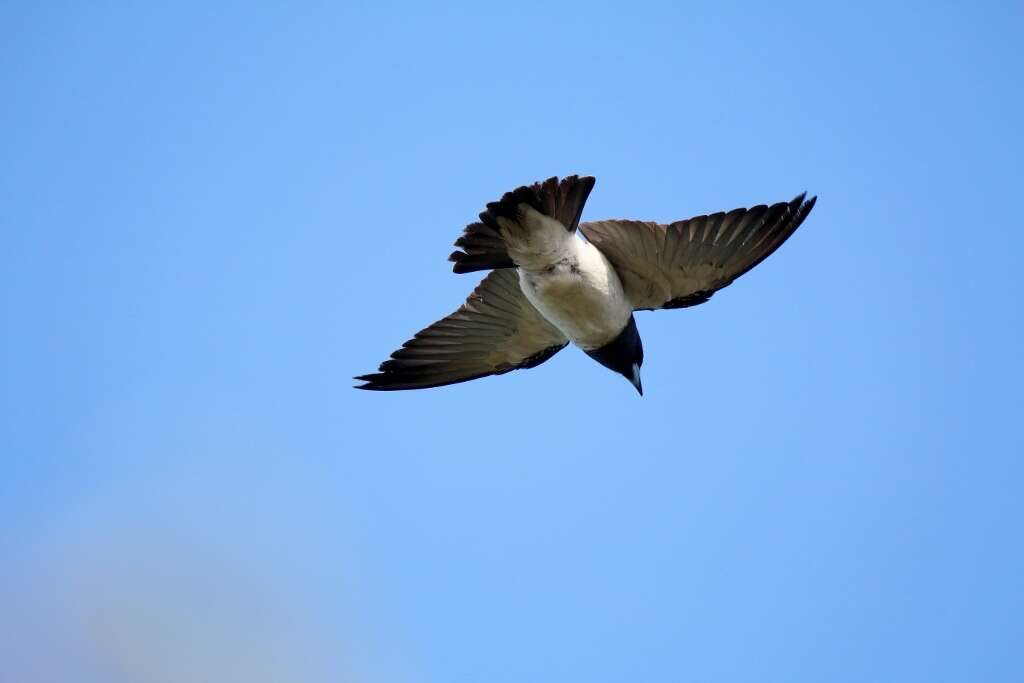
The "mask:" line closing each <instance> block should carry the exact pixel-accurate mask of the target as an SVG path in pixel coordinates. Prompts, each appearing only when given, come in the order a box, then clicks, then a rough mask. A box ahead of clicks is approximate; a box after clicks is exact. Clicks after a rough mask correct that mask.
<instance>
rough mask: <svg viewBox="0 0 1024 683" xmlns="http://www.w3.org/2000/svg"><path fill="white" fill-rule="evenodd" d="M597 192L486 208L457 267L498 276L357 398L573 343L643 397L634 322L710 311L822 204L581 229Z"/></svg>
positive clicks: (546, 190)
mask: <svg viewBox="0 0 1024 683" xmlns="http://www.w3.org/2000/svg"><path fill="white" fill-rule="evenodd" d="M593 185H594V179H593V178H589V177H583V178H579V177H577V176H569V177H567V178H564V179H563V180H561V181H559V180H558V179H557V178H550V179H548V180H547V181H545V182H544V183H535V184H534V185H529V186H523V187H520V188H518V189H516V190H514V191H512V192H508V193H506V194H505V195H504V196H503V197H502V198H501V200H500V201H497V202H492V203H490V204H488V205H487V210H485V211H484V212H483V213H481V214H480V222H478V223H472V224H470V225H469V226H467V227H466V229H465V231H464V234H463V236H462V237H460V238H459V239H458V241H456V243H455V244H456V246H458V247H460V249H461V250H460V251H456V252H455V253H453V254H452V255H451V257H450V258H451V260H452V261H454V262H455V266H454V270H455V272H456V273H468V272H474V271H478V270H490V271H491V272H490V273H489V274H488V275H487V276H486V277H485V278H484V279H483V281H482V282H481V283H480V285H479V286H478V287H477V288H476V290H474V292H473V293H472V294H471V295H470V296H469V298H468V299H467V300H466V303H465V304H463V306H462V307H461V308H460V309H459V310H458V311H456V312H455V313H453V314H451V315H450V316H448V317H446V318H444V319H442V320H439V321H438V322H436V323H434V324H433V325H431V326H429V327H427V328H426V329H424V330H422V331H421V332H419V333H417V334H416V336H415V337H414V338H413V339H411V340H409V341H408V342H406V343H405V344H404V345H403V346H402V348H401V349H399V350H397V351H395V352H394V353H393V354H391V359H389V360H387V361H385V362H384V363H382V364H381V366H380V371H379V372H377V373H374V374H370V375H363V376H361V377H358V378H357V379H360V380H362V381H364V382H365V384H363V385H361V386H360V387H359V388H360V389H375V390H396V389H423V388H427V387H436V386H443V385H446V384H454V383H457V382H464V381H467V380H470V379H476V378H479V377H485V376H487V375H499V374H503V373H506V372H509V371H511V370H515V369H519V368H532V367H536V366H537V365H540V364H541V363H543V362H544V361H546V360H547V359H548V358H550V357H551V356H553V355H554V354H555V353H557V352H558V351H560V350H561V349H562V348H564V347H565V346H566V345H567V344H568V343H569V342H572V343H573V344H575V345H576V346H578V347H579V348H581V349H582V350H583V351H584V352H586V353H587V355H589V356H590V357H591V358H593V359H594V360H596V361H598V362H599V363H601V364H602V365H604V366H605V367H607V368H609V369H611V370H613V371H615V372H617V373H619V374H621V375H623V376H624V377H626V378H627V379H628V380H629V381H630V382H631V383H632V384H633V386H634V387H636V389H637V391H640V392H641V393H643V392H642V389H641V385H640V366H641V365H642V364H643V345H642V343H641V341H640V335H639V332H638V331H637V327H636V321H635V319H634V317H633V312H634V311H636V310H643V309H647V310H651V309H671V308H685V307H688V306H695V305H698V304H701V303H704V302H705V301H707V300H708V299H710V298H711V296H712V295H713V294H714V293H715V292H716V291H717V290H719V289H721V288H723V287H726V286H727V285H729V284H730V283H732V282H733V281H734V280H735V279H736V278H738V277H739V276H740V275H742V274H744V273H746V272H747V271H749V270H750V269H751V268H753V267H754V266H756V265H757V264H758V263H760V262H761V261H763V260H764V259H765V258H767V257H768V256H769V255H770V254H771V253H772V252H774V251H775V249H777V248H778V247H779V246H780V245H781V244H782V243H783V242H785V241H786V240H787V239H788V238H789V236H790V235H792V234H793V232H794V231H795V230H796V229H797V228H798V227H799V226H800V224H801V223H802V222H803V220H804V218H806V217H807V214H808V213H810V210H811V209H812V208H813V206H814V202H815V198H813V197H812V198H811V199H810V200H807V201H805V200H804V196H803V195H801V196H799V197H797V198H796V199H794V200H793V201H791V202H780V203H778V204H773V205H771V206H767V205H763V204H762V205H758V206H755V207H752V208H750V209H735V210H733V211H730V212H728V213H725V212H721V213H716V214H709V215H702V216H696V217H694V218H691V219H687V220H684V221H678V222H676V223H671V224H668V225H663V224H658V223H650V222H641V221H628V220H612V221H596V222H592V223H583V224H580V222H579V220H580V216H581V214H582V212H583V205H584V204H585V202H586V200H587V196H588V195H589V194H590V190H591V189H592V188H593ZM577 227H579V231H580V232H581V233H583V236H584V237H586V240H583V239H581V238H580V237H579V235H578V234H577Z"/></svg>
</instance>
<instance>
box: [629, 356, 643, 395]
mask: <svg viewBox="0 0 1024 683" xmlns="http://www.w3.org/2000/svg"><path fill="white" fill-rule="evenodd" d="M629 381H630V383H631V384H632V385H633V386H634V387H636V390H637V391H638V392H639V393H640V395H641V396H643V395H644V385H643V384H641V383H640V366H639V365H637V364H636V363H633V373H632V375H630V377H629Z"/></svg>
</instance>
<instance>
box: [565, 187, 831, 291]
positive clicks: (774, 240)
mask: <svg viewBox="0 0 1024 683" xmlns="http://www.w3.org/2000/svg"><path fill="white" fill-rule="evenodd" d="M816 200H817V197H811V198H810V199H805V195H800V196H799V197H797V198H796V199H794V200H793V201H791V202H780V203H778V204H773V205H771V206H766V205H764V204H762V205H759V206H754V207H751V208H749V209H734V210H732V211H729V212H728V213H724V212H721V213H713V214H710V215H707V216H695V217H694V218H689V219H687V220H685V221H677V222H675V223H671V224H669V225H663V224H659V223H649V222H642V221H628V220H610V221H595V222H592V223H581V224H580V231H581V232H582V233H583V234H584V235H585V236H586V238H587V240H588V241H589V242H590V243H591V244H593V245H594V246H595V247H597V248H598V249H599V250H600V251H601V253H603V254H604V255H605V256H606V257H607V258H608V260H609V261H610V262H611V264H612V265H613V266H614V267H615V270H616V271H617V272H618V274H619V277H620V279H621V280H622V286H623V288H624V289H625V291H626V295H627V296H628V297H629V299H630V301H631V302H632V303H633V308H634V309H636V310H641V309H644V310H653V309H658V308H684V307H686V306H696V305H697V304H702V303H704V302H705V301H707V300H708V299H710V298H711V295H712V294H714V293H715V292H716V291H718V290H719V289H721V288H722V287H725V286H727V285H729V284H731V283H732V281H733V280H735V279H736V278H738V277H739V276H740V275H743V274H744V273H746V272H747V271H748V270H750V269H751V268H753V267H754V266H756V265H757V264H759V263H760V262H761V261H763V260H764V259H766V258H767V257H768V256H769V255H770V254H771V253H772V252H773V251H775V250H776V249H778V248H779V246H781V245H782V243H783V242H785V241H786V240H787V239H789V236H790V235H792V234H793V232H794V231H796V229H797V228H798V227H800V224H801V223H802V222H803V220H804V219H805V218H806V217H807V214H808V213H810V211H811V209H812V208H813V207H814V202H815V201H816Z"/></svg>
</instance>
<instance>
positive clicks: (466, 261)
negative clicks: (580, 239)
mask: <svg viewBox="0 0 1024 683" xmlns="http://www.w3.org/2000/svg"><path fill="white" fill-rule="evenodd" d="M593 188H594V178H592V177H590V176H583V177H582V178H581V177H579V176H574V175H571V176H567V177H565V178H563V179H562V180H559V179H558V178H557V177H553V178H548V179H547V180H545V181H544V182H543V183H534V184H533V185H524V186H523V187H519V188H516V189H515V190H513V191H511V192H506V193H505V195H504V196H503V197H502V198H501V199H500V200H499V201H496V202H491V203H490V204H488V205H487V208H486V209H485V210H484V212H483V213H481V214H480V222H479V223H470V224H469V225H467V226H466V229H465V230H464V231H463V233H462V236H461V237H459V239H458V240H456V241H455V246H457V247H459V249H460V251H455V252H453V253H452V255H451V256H449V257H448V260H449V261H452V262H454V264H455V265H454V266H452V270H454V271H455V272H456V273H472V272H473V271H477V270H491V269H493V268H512V267H514V266H515V265H516V264H515V262H513V260H512V257H511V256H509V253H508V248H507V247H506V245H505V240H504V239H503V238H502V236H501V232H500V230H499V227H498V218H500V217H504V218H509V219H511V220H518V215H519V206H520V205H521V204H526V205H528V206H531V207H533V209H535V210H536V211H538V212H540V213H542V214H544V215H545V216H549V217H551V218H554V219H555V220H557V221H558V222H559V223H561V224H562V225H563V226H565V229H566V230H568V231H569V232H575V231H576V226H577V225H578V224H579V222H580V216H581V215H582V213H583V205H584V204H586V202H587V197H588V196H589V195H590V191H591V190H592V189H593Z"/></svg>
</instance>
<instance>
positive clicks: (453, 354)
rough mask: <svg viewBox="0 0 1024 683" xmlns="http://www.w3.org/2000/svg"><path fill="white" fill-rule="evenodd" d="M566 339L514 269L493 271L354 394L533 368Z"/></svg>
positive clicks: (455, 381)
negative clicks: (530, 297)
mask: <svg viewBox="0 0 1024 683" xmlns="http://www.w3.org/2000/svg"><path fill="white" fill-rule="evenodd" d="M568 343H569V340H568V339H567V338H566V336H565V335H564V334H562V333H561V331H559V329H558V328H557V327H555V326H554V325H552V324H551V323H549V322H548V321H547V320H546V319H545V318H544V317H543V316H542V315H541V314H540V313H539V312H538V311H537V309H536V308H534V307H533V304H531V303H530V302H529V301H527V299H526V297H525V296H524V295H523V292H522V290H521V289H520V288H519V275H518V273H517V272H516V271H515V270H495V271H492V272H491V273H489V274H488V275H487V277H485V278H484V279H483V281H482V282H481V283H480V284H479V285H478V286H477V288H476V289H475V290H473V293H472V294H470V295H469V298H467V299H466V303H464V304H463V305H462V306H461V307H460V308H459V310H457V311H455V312H454V313H452V314H451V315H449V316H448V317H446V318H443V319H441V320H438V321H437V322H436V323H434V324H433V325H431V326H430V327H428V328H426V329H425V330H422V331H420V332H417V333H416V336H415V337H413V338H412V339H410V340H409V341H407V342H405V343H404V344H402V348H400V349H398V350H397V351H395V352H394V353H392V354H391V358H390V360H386V361H384V362H383V363H382V364H381V366H380V372H376V373H373V374H369V375H363V376H361V377H356V379H357V380H361V381H363V382H365V384H362V385H360V386H358V387H356V388H357V389H372V390H378V391H389V390H398V389H427V388H429V387H440V386H444V385H446V384H455V383H457V382H466V381H468V380H471V379H477V378H478V377H486V376H488V375H500V374H503V373H506V372H510V371H512V370H518V369H520V368H533V367H537V366H538V365H540V364H541V363H543V362H544V361H546V360H547V359H548V358H551V356H553V355H555V354H556V353H558V352H559V351H560V350H562V349H563V348H565V345H566V344H568Z"/></svg>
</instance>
